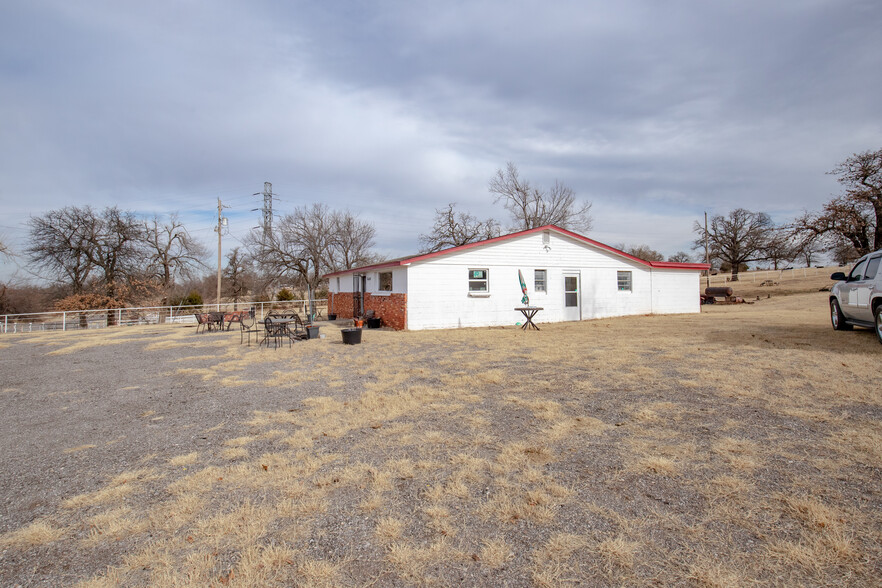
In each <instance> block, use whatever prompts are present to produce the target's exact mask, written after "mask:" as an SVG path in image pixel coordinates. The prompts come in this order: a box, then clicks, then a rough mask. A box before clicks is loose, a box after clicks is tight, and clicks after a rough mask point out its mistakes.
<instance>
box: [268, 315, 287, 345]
mask: <svg viewBox="0 0 882 588" xmlns="http://www.w3.org/2000/svg"><path fill="white" fill-rule="evenodd" d="M263 329H264V331H263V340H262V341H261V344H263V343H266V346H267V347H269V340H270V338H272V340H273V345H274V347H275V348H276V349H278V348H279V340H281V339H287V340H288V347H291V337H290V335H289V333H288V323H280V322H274V321H273V317H271V316H268V317H266V318H265V319H263Z"/></svg>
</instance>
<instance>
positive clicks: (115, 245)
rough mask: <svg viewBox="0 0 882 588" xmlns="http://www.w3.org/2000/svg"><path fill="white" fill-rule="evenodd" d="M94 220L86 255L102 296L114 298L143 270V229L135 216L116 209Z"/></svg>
mask: <svg viewBox="0 0 882 588" xmlns="http://www.w3.org/2000/svg"><path fill="white" fill-rule="evenodd" d="M86 208H87V209H88V207H86ZM96 220H97V222H94V223H92V224H91V225H89V227H88V228H89V232H88V233H87V241H88V243H89V247H88V248H87V250H86V251H87V254H88V256H89V261H90V262H91V263H92V264H93V265H94V267H95V268H97V269H99V270H100V282H101V285H102V286H103V287H104V291H105V294H106V295H107V296H108V297H110V298H117V297H118V296H119V294H120V292H118V289H119V287H120V286H122V285H123V284H124V283H125V282H126V281H127V280H128V279H129V278H131V277H134V276H136V275H137V274H139V273H141V270H142V268H143V262H144V257H145V256H144V251H143V248H142V245H143V237H144V231H143V226H142V224H141V222H140V221H139V220H138V219H136V218H135V215H134V214H132V213H131V212H129V211H122V210H120V209H119V208H117V207H115V206H112V207H108V208H105V209H104V210H103V211H102V213H101V214H100V215H96Z"/></svg>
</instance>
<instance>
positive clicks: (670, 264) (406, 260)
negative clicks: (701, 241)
mask: <svg viewBox="0 0 882 588" xmlns="http://www.w3.org/2000/svg"><path fill="white" fill-rule="evenodd" d="M541 231H554V232H556V233H559V234H561V235H565V236H567V237H571V238H573V239H576V240H577V241H582V242H583V243H587V244H589V245H592V246H594V247H597V248H598V249H603V250H604V251H608V252H610V253H612V254H614V255H618V256H620V257H624V258H625V259H629V260H631V261H634V262H636V263H640V264H643V265H645V266H648V267H654V268H658V269H686V270H695V271H701V270H706V269H710V265H708V264H706V263H680V262H676V261H646V260H645V259H640V258H639V257H634V256H633V255H630V254H628V253H625V252H624V251H619V250H618V249H616V248H615V247H610V246H609V245H605V244H603V243H601V242H600V241H595V240H594V239H589V238H588V237H585V236H582V235H580V234H578V233H574V232H572V231H568V230H566V229H562V228H560V227H558V226H556V225H545V226H543V227H537V228H535V229H527V230H524V231H518V232H516V233H509V234H508V235H502V236H500V237H494V238H493V239H486V240H484V241H475V242H474V243H467V244H466V245H460V246H459V247H450V248H449V249H442V250H441V251H435V252H433V253H423V254H420V255H414V256H412V257H402V258H400V259H395V260H392V261H384V262H382V263H376V264H373V265H365V266H362V267H355V268H352V269H348V270H341V271H338V272H332V273H330V274H325V275H324V276H323V277H325V278H331V277H334V276H339V275H343V274H351V273H354V272H363V271H368V270H377V269H383V268H387V267H397V266H402V265H410V264H411V263H414V262H417V261H424V260H426V259H432V258H433V257H441V256H444V255H450V254H451V253H457V252H459V251H465V250H466V249H473V248H475V247H481V246H483V245H488V244H490V243H497V242H500V241H507V240H509V239H514V238H516V237H523V236H525V235H530V234H532V233H539V232H541Z"/></svg>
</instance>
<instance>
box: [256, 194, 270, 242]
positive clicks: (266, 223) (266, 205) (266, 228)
mask: <svg viewBox="0 0 882 588" xmlns="http://www.w3.org/2000/svg"><path fill="white" fill-rule="evenodd" d="M261 194H263V208H261V209H260V210H261V211H263V242H264V243H269V242H270V239H271V238H272V236H273V185H272V183H271V182H264V183H263V192H255V193H254V196H260V195H261Z"/></svg>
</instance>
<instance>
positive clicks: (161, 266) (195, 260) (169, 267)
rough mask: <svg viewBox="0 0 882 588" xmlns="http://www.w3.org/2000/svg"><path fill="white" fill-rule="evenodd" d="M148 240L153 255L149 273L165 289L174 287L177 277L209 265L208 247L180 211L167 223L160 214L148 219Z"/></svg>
mask: <svg viewBox="0 0 882 588" xmlns="http://www.w3.org/2000/svg"><path fill="white" fill-rule="evenodd" d="M144 242H145V244H146V249H147V254H148V256H149V258H150V259H149V265H148V269H149V272H150V273H151V274H153V275H155V276H156V279H157V280H158V281H159V285H160V287H161V288H162V289H163V290H168V289H169V288H170V287H171V286H173V285H174V283H175V278H178V277H191V276H192V275H193V272H194V271H195V270H197V269H198V268H202V267H205V264H204V263H203V261H202V260H203V259H204V258H205V256H206V255H208V253H207V250H206V248H205V246H204V245H202V243H199V242H198V241H196V240H194V239H193V238H192V237H190V235H189V233H187V229H186V228H185V227H184V224H183V223H182V222H181V221H180V219H178V215H177V214H176V213H175V214H172V215H170V216H169V218H168V220H167V221H165V222H162V221H161V220H160V219H159V217H158V216H154V217H153V218H152V219H150V220H147V221H144Z"/></svg>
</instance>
